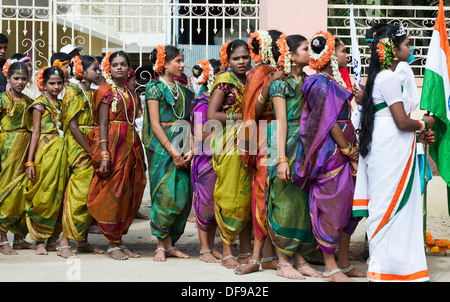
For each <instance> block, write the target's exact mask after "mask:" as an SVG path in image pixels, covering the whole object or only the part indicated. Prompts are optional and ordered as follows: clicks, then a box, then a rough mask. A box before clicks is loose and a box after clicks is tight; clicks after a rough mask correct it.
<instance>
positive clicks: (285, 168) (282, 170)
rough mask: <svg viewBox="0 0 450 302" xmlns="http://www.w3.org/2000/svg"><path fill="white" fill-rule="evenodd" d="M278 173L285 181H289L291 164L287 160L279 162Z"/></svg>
mask: <svg viewBox="0 0 450 302" xmlns="http://www.w3.org/2000/svg"><path fill="white" fill-rule="evenodd" d="M277 174H278V178H279V179H281V180H282V181H284V182H285V183H289V180H290V179H291V172H290V170H289V164H288V163H287V162H281V163H279V164H278V166H277Z"/></svg>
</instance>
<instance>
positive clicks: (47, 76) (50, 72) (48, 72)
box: [42, 66, 66, 85]
mask: <svg viewBox="0 0 450 302" xmlns="http://www.w3.org/2000/svg"><path fill="white" fill-rule="evenodd" d="M55 73H58V75H59V76H60V77H61V79H62V80H63V82H64V81H65V80H66V79H65V75H64V71H63V70H62V69H61V68H59V67H57V66H52V67H48V68H46V69H45V70H44V73H43V74H42V79H43V83H44V85H45V83H47V81H48V80H49V79H50V77H51V76H52V75H54V74H55Z"/></svg>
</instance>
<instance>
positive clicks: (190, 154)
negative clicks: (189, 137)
mask: <svg viewBox="0 0 450 302" xmlns="http://www.w3.org/2000/svg"><path fill="white" fill-rule="evenodd" d="M193 157H194V152H193V151H189V152H188V153H186V155H185V156H183V159H184V163H185V168H188V167H189V165H190V164H191V161H192V158H193Z"/></svg>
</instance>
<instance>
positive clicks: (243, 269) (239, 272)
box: [234, 259, 261, 275]
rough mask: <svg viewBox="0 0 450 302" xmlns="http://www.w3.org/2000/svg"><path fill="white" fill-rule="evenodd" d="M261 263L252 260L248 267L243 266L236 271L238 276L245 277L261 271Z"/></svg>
mask: <svg viewBox="0 0 450 302" xmlns="http://www.w3.org/2000/svg"><path fill="white" fill-rule="evenodd" d="M260 264H261V262H260V261H256V260H254V259H251V260H250V261H249V262H248V264H247V265H241V266H238V267H236V268H235V269H234V273H235V274H236V275H245V274H250V273H254V272H257V271H259V266H260Z"/></svg>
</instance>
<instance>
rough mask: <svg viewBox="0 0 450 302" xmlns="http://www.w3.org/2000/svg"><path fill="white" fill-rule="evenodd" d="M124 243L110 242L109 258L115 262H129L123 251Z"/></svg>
mask: <svg viewBox="0 0 450 302" xmlns="http://www.w3.org/2000/svg"><path fill="white" fill-rule="evenodd" d="M121 245H122V243H121V242H119V243H116V242H111V241H110V242H109V248H108V250H107V252H108V254H109V256H110V257H111V258H113V259H114V260H127V259H128V256H127V255H125V253H124V252H123V251H122V248H121Z"/></svg>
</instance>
